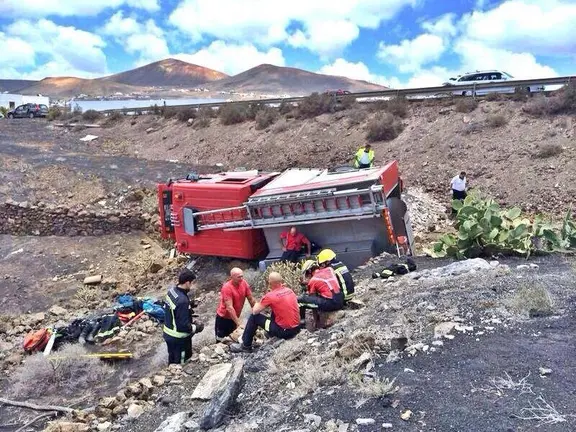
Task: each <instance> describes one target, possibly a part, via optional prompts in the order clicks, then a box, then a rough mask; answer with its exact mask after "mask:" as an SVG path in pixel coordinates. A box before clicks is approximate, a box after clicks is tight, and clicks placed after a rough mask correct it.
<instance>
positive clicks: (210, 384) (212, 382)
mask: <svg viewBox="0 0 576 432" xmlns="http://www.w3.org/2000/svg"><path fill="white" fill-rule="evenodd" d="M231 369H232V363H223V364H216V365H214V366H212V367H211V368H210V369H208V371H207V372H206V373H205V374H204V376H203V377H202V379H201V380H200V382H199V383H198V385H197V386H196V388H195V389H194V392H193V393H192V399H196V400H210V399H212V397H213V396H214V394H215V393H216V392H217V391H218V390H219V389H220V387H221V386H222V384H223V383H224V380H225V379H226V378H227V377H228V375H229V373H230V371H231Z"/></svg>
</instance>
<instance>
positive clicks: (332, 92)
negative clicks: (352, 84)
mask: <svg viewBox="0 0 576 432" xmlns="http://www.w3.org/2000/svg"><path fill="white" fill-rule="evenodd" d="M324 94H327V95H330V96H343V95H348V94H350V92H349V91H348V90H342V89H338V90H326V91H325V92H324Z"/></svg>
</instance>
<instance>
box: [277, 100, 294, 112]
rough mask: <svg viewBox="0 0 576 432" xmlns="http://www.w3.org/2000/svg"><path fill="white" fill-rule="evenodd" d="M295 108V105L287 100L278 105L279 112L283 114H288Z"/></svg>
mask: <svg viewBox="0 0 576 432" xmlns="http://www.w3.org/2000/svg"><path fill="white" fill-rule="evenodd" d="M293 109H294V105H293V104H291V103H288V102H286V101H282V102H280V105H279V106H278V112H279V113H280V114H282V115H285V114H288V113H289V112H291V111H292V110H293Z"/></svg>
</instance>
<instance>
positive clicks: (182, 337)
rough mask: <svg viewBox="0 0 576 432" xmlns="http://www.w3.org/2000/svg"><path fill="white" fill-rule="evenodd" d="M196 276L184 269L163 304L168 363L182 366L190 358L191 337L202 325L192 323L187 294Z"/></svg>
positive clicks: (199, 330)
mask: <svg viewBox="0 0 576 432" xmlns="http://www.w3.org/2000/svg"><path fill="white" fill-rule="evenodd" d="M195 280H196V275H195V274H194V273H192V272H191V271H190V270H188V269H185V270H183V271H182V272H181V273H180V274H179V275H178V285H176V286H172V287H170V289H169V290H168V293H167V294H166V299H165V304H164V329H163V330H164V340H165V341H166V345H167V347H168V363H169V364H182V363H184V362H186V361H187V360H188V359H189V358H190V357H192V335H194V334H195V333H200V332H201V331H202V330H203V328H204V326H203V325H202V323H193V322H192V307H191V303H190V298H189V297H188V293H189V292H190V291H191V290H192V288H193V287H194V281H195Z"/></svg>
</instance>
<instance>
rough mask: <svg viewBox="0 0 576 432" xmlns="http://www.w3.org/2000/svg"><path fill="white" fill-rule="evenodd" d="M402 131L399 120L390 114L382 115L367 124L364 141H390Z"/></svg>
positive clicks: (402, 127) (402, 126)
mask: <svg viewBox="0 0 576 432" xmlns="http://www.w3.org/2000/svg"><path fill="white" fill-rule="evenodd" d="M403 130H404V125H403V124H402V122H401V121H400V120H398V119H397V118H396V117H394V116H393V115H392V114H390V113H383V114H380V115H378V116H376V117H375V118H373V119H372V120H370V121H369V122H368V125H367V126H366V139H367V140H368V141H370V142H376V141H391V140H393V139H394V138H396V137H397V136H398V135H400V133H402V131H403Z"/></svg>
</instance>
